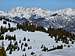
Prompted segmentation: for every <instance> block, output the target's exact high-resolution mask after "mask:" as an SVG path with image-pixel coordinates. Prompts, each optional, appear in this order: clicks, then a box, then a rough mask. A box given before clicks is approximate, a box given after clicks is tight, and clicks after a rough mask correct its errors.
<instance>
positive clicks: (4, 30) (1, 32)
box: [0, 26, 8, 35]
mask: <svg viewBox="0 0 75 56" xmlns="http://www.w3.org/2000/svg"><path fill="white" fill-rule="evenodd" d="M7 31H8V29H7V28H6V27H3V26H1V27H0V35H1V34H4V33H5V32H7Z"/></svg>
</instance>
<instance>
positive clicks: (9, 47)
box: [6, 41, 20, 54]
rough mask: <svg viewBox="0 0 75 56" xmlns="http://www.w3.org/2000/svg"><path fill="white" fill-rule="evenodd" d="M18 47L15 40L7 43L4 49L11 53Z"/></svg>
mask: <svg viewBox="0 0 75 56" xmlns="http://www.w3.org/2000/svg"><path fill="white" fill-rule="evenodd" d="M19 49H20V48H19V47H18V43H17V42H15V43H14V44H12V42H11V41H10V44H9V45H8V47H7V49H6V51H8V50H9V54H12V52H13V51H15V50H19Z"/></svg>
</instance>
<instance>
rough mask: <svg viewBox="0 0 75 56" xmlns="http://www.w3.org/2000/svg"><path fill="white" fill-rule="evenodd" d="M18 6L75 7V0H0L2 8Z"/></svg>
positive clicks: (0, 7)
mask: <svg viewBox="0 0 75 56" xmlns="http://www.w3.org/2000/svg"><path fill="white" fill-rule="evenodd" d="M17 6H20V7H41V8H47V9H62V8H75V0H0V10H9V9H12V8H13V7H17Z"/></svg>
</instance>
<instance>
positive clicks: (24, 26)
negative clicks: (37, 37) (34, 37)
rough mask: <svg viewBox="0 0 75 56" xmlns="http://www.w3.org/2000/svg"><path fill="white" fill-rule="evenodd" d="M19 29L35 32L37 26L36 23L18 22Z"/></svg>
mask: <svg viewBox="0 0 75 56" xmlns="http://www.w3.org/2000/svg"><path fill="white" fill-rule="evenodd" d="M17 29H22V30H24V31H27V30H28V31H32V32H34V31H35V29H36V27H35V26H34V25H31V24H29V23H23V24H17Z"/></svg>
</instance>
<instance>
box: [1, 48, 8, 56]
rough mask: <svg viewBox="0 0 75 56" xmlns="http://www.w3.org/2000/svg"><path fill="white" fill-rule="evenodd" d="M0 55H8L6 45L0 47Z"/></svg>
mask: <svg viewBox="0 0 75 56" xmlns="http://www.w3.org/2000/svg"><path fill="white" fill-rule="evenodd" d="M0 56H7V55H6V51H5V48H4V47H0Z"/></svg>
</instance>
